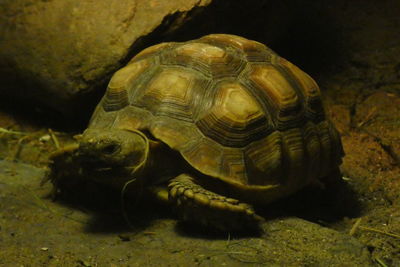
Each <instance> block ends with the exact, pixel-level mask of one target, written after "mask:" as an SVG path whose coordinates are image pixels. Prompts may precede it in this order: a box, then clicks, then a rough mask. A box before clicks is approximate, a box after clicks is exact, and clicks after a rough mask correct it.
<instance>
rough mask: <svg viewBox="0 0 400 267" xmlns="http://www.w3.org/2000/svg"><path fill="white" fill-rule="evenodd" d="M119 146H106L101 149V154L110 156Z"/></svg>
mask: <svg viewBox="0 0 400 267" xmlns="http://www.w3.org/2000/svg"><path fill="white" fill-rule="evenodd" d="M119 148H120V147H119V145H117V144H107V145H105V146H104V147H103V148H102V150H101V151H102V152H103V153H104V154H107V155H112V154H114V153H116V152H117V151H118V150H119Z"/></svg>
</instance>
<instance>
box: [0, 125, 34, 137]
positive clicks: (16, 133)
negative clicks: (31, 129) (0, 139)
mask: <svg viewBox="0 0 400 267" xmlns="http://www.w3.org/2000/svg"><path fill="white" fill-rule="evenodd" d="M0 133H5V134H14V135H27V134H28V133H24V132H18V131H13V130H8V129H6V128H2V127H0Z"/></svg>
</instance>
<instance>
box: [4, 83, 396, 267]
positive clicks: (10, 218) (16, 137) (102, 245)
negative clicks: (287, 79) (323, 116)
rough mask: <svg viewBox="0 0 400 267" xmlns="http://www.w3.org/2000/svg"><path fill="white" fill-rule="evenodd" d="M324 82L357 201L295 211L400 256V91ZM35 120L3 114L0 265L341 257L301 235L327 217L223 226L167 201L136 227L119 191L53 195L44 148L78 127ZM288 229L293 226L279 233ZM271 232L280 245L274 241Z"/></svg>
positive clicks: (384, 254) (302, 262) (301, 261)
mask: <svg viewBox="0 0 400 267" xmlns="http://www.w3.org/2000/svg"><path fill="white" fill-rule="evenodd" d="M326 83H327V84H329V85H330V86H329V87H330V88H331V89H330V90H326V91H324V92H323V93H324V98H325V102H326V106H327V113H328V114H329V115H330V117H331V118H332V120H333V121H334V123H335V124H336V126H337V127H338V129H339V131H340V133H341V134H342V140H343V144H344V150H345V152H346V156H345V158H344V163H343V165H342V172H343V177H344V179H345V181H346V183H347V184H349V185H350V187H351V188H352V190H353V191H354V192H353V193H352V194H353V197H354V198H355V199H357V203H358V204H357V205H354V206H352V205H350V206H343V207H339V209H342V210H343V214H345V215H344V216H341V217H338V218H336V219H335V220H330V221H329V220H325V221H324V219H321V218H322V217H323V215H321V216H322V217H321V216H319V215H320V214H318V213H319V212H320V210H321V209H324V207H323V206H320V207H317V208H316V209H315V207H314V208H312V209H311V210H312V212H314V213H315V214H312V216H309V215H310V210H309V211H304V210H305V209H304V208H303V209H302V210H300V211H297V212H295V216H298V217H303V218H305V219H306V220H308V219H309V220H311V221H312V220H314V223H318V224H319V225H323V226H325V227H324V229H326V230H323V231H328V228H330V229H333V230H334V232H337V233H340V234H341V237H340V238H343V236H348V237H349V238H350V236H352V237H354V238H355V239H356V240H358V241H359V242H360V243H361V244H363V245H364V246H365V247H366V249H367V251H368V253H367V254H368V255H365V251H364V250H362V249H361V248H360V247H358V245H357V244H356V245H354V244H353V245H354V246H353V245H351V247H352V248H351V249H350V251H351V252H350V254H352V253H354V249H356V250H357V249H359V250H360V251H364V252H360V255H361V254H362V255H364V256H363V257H364V258H365V257H367V258H371V259H372V260H373V261H374V262H375V264H377V265H378V266H399V265H400V197H399V195H398V192H399V189H400V179H399V178H400V167H399V163H400V162H399V155H400V142H399V141H400V140H399V139H400V134H399V133H400V119H399V118H400V110H399V108H398V107H399V105H400V96H399V94H398V91H396V90H387V88H386V87H383V88H373V89H371V90H361V89H362V88H363V86H364V85H365V84H364V83H363V82H362V81H360V80H358V79H356V80H352V79H346V80H343V77H340V79H339V78H337V77H332V78H331V80H329V81H327V82H326ZM349 88H350V89H352V90H349ZM390 88H393V87H390ZM34 121H35V120H32V118H28V117H27V116H26V115H23V116H21V115H18V114H13V113H12V112H2V113H1V117H0V126H1V133H0V134H1V139H0V142H1V147H2V150H1V157H2V158H3V159H4V160H3V161H1V162H0V164H1V168H0V169H1V175H0V198H1V202H0V206H1V209H0V216H1V217H0V237H1V242H0V247H1V250H0V251H1V252H0V266H144V265H146V266H156V265H157V266H189V265H193V264H195V265H199V266H243V265H245V264H246V265H247V264H249V265H251V266H262V265H268V266H274V265H276V266H280V265H286V266H295V265H297V266H309V265H312V266H321V265H323V263H324V260H326V263H327V262H329V261H328V259H330V264H329V265H331V266H336V265H335V264H336V263H337V262H336V263H335V261H334V260H332V253H331V254H329V255H323V254H322V255H314V256H312V257H311V256H310V255H311V254H312V253H314V252H311V251H313V248H312V247H311V246H316V247H318V246H320V242H316V243H313V242H311V241H309V242H307V243H303V244H301V243H298V242H299V240H302V239H307V238H308V239H310V240H311V239H313V238H314V241H315V240H316V241H318V240H319V239H318V238H319V237H318V236H319V235H322V236H324V235H326V234H327V233H325V232H321V229H320V228H322V227H320V228H318V227H315V226H310V225H308V224H307V223H305V222H306V221H304V225H302V223H303V221H300V222H299V221H296V220H295V221H294V222H292V223H290V220H294V219H292V218H290V216H289V215H288V216H287V217H288V218H283V219H282V217H280V216H276V217H274V216H271V219H270V221H269V222H268V224H267V226H266V227H267V228H268V229H270V228H271V227H272V228H274V227H275V228H276V229H280V230H279V231H278V230H276V231H277V233H280V234H279V235H278V236H275V237H274V236H273V235H271V234H270V235H269V237H268V238H267V237H266V236H261V237H257V236H255V237H251V236H250V237H248V236H228V235H224V236H221V235H213V234H209V233H207V232H201V231H200V232H199V231H198V230H196V229H189V230H187V229H184V228H183V229H182V227H179V226H177V225H176V220H175V217H174V215H173V214H172V213H171V212H169V211H168V210H167V209H165V208H164V207H161V208H160V207H158V208H157V207H151V212H146V211H144V212H143V211H141V212H139V213H140V214H137V215H135V217H134V220H135V221H136V224H135V226H134V228H131V227H129V226H127V223H126V221H125V220H124V218H123V216H122V215H121V212H119V205H118V196H113V195H104V198H103V200H102V201H104V203H96V204H100V206H102V208H101V210H100V211H99V210H98V209H97V210H96V209H95V212H94V211H93V209H91V208H88V206H85V205H83V204H81V203H76V201H73V200H72V201H71V199H69V200H68V201H63V200H62V199H61V200H60V199H58V200H57V201H53V200H52V199H51V197H50V193H51V185H50V184H45V185H44V186H40V181H41V179H43V177H44V172H45V167H46V165H47V157H48V154H49V153H50V152H52V151H55V150H56V149H57V147H63V146H66V145H68V143H70V142H73V138H72V136H73V135H74V134H75V133H67V132H63V131H55V130H51V129H50V128H47V126H46V125H43V124H37V123H34ZM92 204H93V203H91V204H89V206H90V205H92ZM331 204H332V203H331ZM287 205H290V202H289V204H287ZM321 205H322V204H321ZM96 206H97V207H98V206H99V205H96ZM316 206H318V204H317V205H316ZM331 206H334V203H333V204H332V205H331ZM271 209H274V207H271ZM275 209H279V206H278V207H275ZM352 209H354V210H352ZM303 212H304V214H302V213H303ZM329 212H330V210H324V211H323V212H322V213H321V214H324V213H325V214H326V213H329ZM307 214H308V215H307ZM307 216H308V217H307ZM313 218H314V219H313ZM315 218H317V219H315ZM318 218H319V219H318ZM299 224H300V225H301V226H299ZM299 227H300V228H303V230H299ZM310 227H311V228H310ZM313 227H314V228H313ZM326 227H328V228H326ZM275 228H274V229H275ZM284 229H286V230H284ZM304 229H308V230H307V231H305V230H304ZM310 229H311V230H310ZM290 230H292V233H291V234H290V235H289V236H288V235H287V236H282V235H281V234H282V233H285V231H290ZM302 231H303V232H302ZM304 231H305V232H304ZM294 233H297V235H296V234H294ZM329 234H330V235H331V234H333V233H329ZM295 237H297V238H299V239H296V238H295ZM274 238H275V239H274ZM277 239H278V240H292V241H291V242H295V243H294V244H292V245H293V247H294V248H296V249H291V250H289V251H285V253H284V255H281V257H279V255H280V253H283V251H284V250H285V249H287V246H288V245H287V244H286V247H285V248H280V249H279V245H278V243H279V242H277V241H276V240H277ZM330 239H332V238H330ZM271 240H275V241H274V242H276V243H274V244H275V246H274V247H270V248H268V246H271ZM352 240H353V239H352ZM285 242H286V241H285ZM351 242H353V241H351ZM351 242H350V243H351ZM350 243H349V244H350ZM346 244H347V245H346V246H349V247H350V245H348V243H347V241H346ZM308 246H309V247H308ZM289 247H290V246H289ZM274 249H275V250H274ZM274 251H275V252H274ZM296 251H297V252H296ZM267 252H268V253H274V254H275V255H274V256H273V257H271V255H268V253H267ZM286 253H290V254H286ZM310 253H311V254H310ZM346 253H347V252H346ZM346 253H345V255H349V254H348V253H347V254H346ZM337 255H344V254H341V253H338V252H337ZM310 257H311V258H312V259H311V260H310ZM363 257H361V256H359V257H358V260H360V259H361V258H363ZM352 260H354V259H349V262H347V266H365V265H364V264H365V262H363V261H362V260H361V261H360V262H358V264H357V263H356V262H354V261H352ZM296 262H297V264H296ZM342 263H343V262H342ZM337 266H340V265H337ZM342 266H346V262H345V263H344V265H342Z"/></svg>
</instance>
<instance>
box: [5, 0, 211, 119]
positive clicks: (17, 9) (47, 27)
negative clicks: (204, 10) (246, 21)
mask: <svg viewBox="0 0 400 267" xmlns="http://www.w3.org/2000/svg"><path fill="white" fill-rule="evenodd" d="M210 2H211V0H175V1H166V0H123V1H121V0H96V1H94V0H91V1H80V0H71V1H62V0H51V1H44V0H42V1H40V0H18V1H16V0H5V1H1V3H0V13H1V14H2V15H1V16H0V25H1V27H0V62H1V63H0V78H1V79H2V81H3V82H2V87H1V89H0V95H2V96H4V95H10V94H11V95H13V96H16V98H17V99H20V98H25V99H27V100H28V101H29V102H35V101H39V102H44V103H45V104H47V105H50V106H51V107H52V108H54V109H55V110H58V111H61V112H62V113H69V112H71V111H74V110H76V109H77V107H79V103H81V101H84V100H85V97H82V95H84V96H86V98H88V97H92V96H91V95H88V93H90V92H92V91H93V88H95V87H96V86H98V85H99V84H102V83H104V82H105V81H107V79H108V78H109V77H110V75H111V74H112V73H113V72H114V71H115V70H116V69H118V68H120V67H121V64H123V63H124V61H125V60H126V59H127V57H130V55H129V53H131V52H132V49H133V48H134V47H135V46H137V45H138V40H140V38H142V37H144V36H147V35H148V34H149V33H151V32H152V31H153V30H154V29H156V28H158V27H161V28H162V31H163V32H170V31H174V30H175V29H176V28H178V27H179V26H180V25H181V24H183V23H184V22H185V21H186V20H187V19H189V18H190V17H192V15H193V14H194V13H196V11H198V10H200V9H199V7H203V6H206V5H208V4H209V3H210ZM38 106H39V104H38Z"/></svg>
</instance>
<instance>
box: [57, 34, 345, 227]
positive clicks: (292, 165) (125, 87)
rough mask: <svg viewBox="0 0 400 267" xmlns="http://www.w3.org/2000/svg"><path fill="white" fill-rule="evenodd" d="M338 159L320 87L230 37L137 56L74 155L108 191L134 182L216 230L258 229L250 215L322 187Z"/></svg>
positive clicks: (114, 83) (252, 44)
mask: <svg viewBox="0 0 400 267" xmlns="http://www.w3.org/2000/svg"><path fill="white" fill-rule="evenodd" d="M343 155H344V153H343V148H342V144H341V140H340V136H339V134H338V131H337V130H336V129H335V127H334V125H333V124H332V123H331V122H330V121H329V120H328V118H326V116H325V113H324V109H323V105H322V102H321V95H320V90H319V88H318V85H317V84H316V82H315V81H314V80H313V79H312V78H311V77H310V76H309V75H307V74H306V73H305V72H303V71H302V70H300V69H299V68H298V67H296V66H295V65H293V64H292V63H290V62H289V61H287V60H285V59H284V58H282V57H280V56H278V55H277V54H276V53H275V52H273V51H272V50H271V49H269V48H268V47H266V46H265V45H263V44H261V43H259V42H256V41H252V40H248V39H246V38H243V37H239V36H235V35H229V34H211V35H207V36H204V37H202V38H199V39H196V40H192V41H187V42H167V43H161V44H158V45H154V46H151V47H149V48H146V49H144V50H143V51H142V52H140V53H139V54H137V55H136V56H135V57H133V59H132V60H130V61H129V63H128V64H127V65H126V66H125V67H123V68H122V69H120V70H118V71H117V72H116V73H115V74H114V75H113V77H112V78H111V80H110V82H109V84H108V87H107V90H106V93H105V95H104V96H103V98H102V100H101V101H100V103H99V104H98V106H97V107H96V109H95V111H94V114H93V115H92V118H91V120H90V122H89V126H88V128H87V129H86V130H85V131H84V133H83V134H82V137H81V138H80V140H79V146H78V147H76V148H75V150H74V157H80V158H84V159H85V160H87V161H88V162H91V164H89V165H86V166H87V168H91V169H92V170H97V174H98V175H99V177H100V176H102V177H103V178H101V179H103V182H104V183H106V184H109V185H110V186H111V185H113V186H118V187H120V186H122V185H124V184H125V185H126V184H127V183H130V182H133V185H131V186H134V184H136V185H137V186H138V185H140V186H141V187H143V188H145V189H146V190H148V191H147V192H148V193H149V194H153V195H154V197H156V198H158V199H161V200H163V201H165V202H167V203H169V204H170V205H172V206H173V207H174V208H175V210H176V211H177V213H178V214H179V217H180V218H181V219H182V220H183V221H192V222H196V223H199V224H201V225H205V226H209V227H213V228H216V229H222V230H226V229H228V230H237V229H239V230H240V229H246V228H251V227H253V226H254V225H259V224H260V222H261V221H262V220H263V219H262V217H261V216H259V215H258V214H256V213H255V210H254V206H255V205H257V206H260V205H261V206H264V205H267V204H269V203H270V202H272V201H275V200H277V199H280V198H283V197H286V196H288V195H290V194H293V193H294V192H296V191H299V190H300V189H302V188H304V187H305V186H307V185H309V184H313V183H318V182H324V181H325V180H326V179H327V178H326V177H329V176H330V174H332V173H335V172H337V171H338V166H339V165H340V164H341V160H342V157H343ZM59 157H60V154H58V156H54V157H53V161H57V159H58V158H59ZM89 159H90V160H89ZM53 169H54V168H53ZM106 170H109V171H110V170H111V172H107V171H106ZM101 173H103V175H101ZM104 173H107V174H106V175H104ZM110 176H111V177H110ZM54 180H55V179H54V178H53V181H54Z"/></svg>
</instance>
